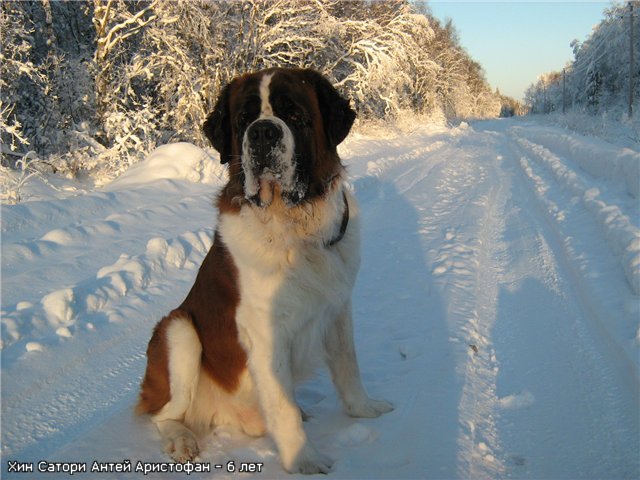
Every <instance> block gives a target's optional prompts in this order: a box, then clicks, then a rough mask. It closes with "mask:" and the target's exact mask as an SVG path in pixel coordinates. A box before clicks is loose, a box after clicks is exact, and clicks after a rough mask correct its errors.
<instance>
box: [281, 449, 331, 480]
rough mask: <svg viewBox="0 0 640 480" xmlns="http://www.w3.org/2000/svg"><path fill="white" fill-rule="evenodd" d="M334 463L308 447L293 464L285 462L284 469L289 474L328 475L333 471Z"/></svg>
mask: <svg viewBox="0 0 640 480" xmlns="http://www.w3.org/2000/svg"><path fill="white" fill-rule="evenodd" d="M332 465H333V461H332V460H331V459H330V458H329V457H327V456H326V455H323V454H321V453H319V452H318V451H316V449H315V448H313V447H311V446H309V445H307V446H305V447H304V448H303V449H302V451H301V452H300V453H299V454H298V456H297V457H296V458H295V459H294V460H293V461H292V462H284V468H285V470H287V471H288V472H289V473H302V474H304V475H313V474H316V473H323V474H327V473H329V472H330V471H331V466H332Z"/></svg>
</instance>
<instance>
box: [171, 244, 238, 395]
mask: <svg viewBox="0 0 640 480" xmlns="http://www.w3.org/2000/svg"><path fill="white" fill-rule="evenodd" d="M239 302H240V293H239V291H238V271H237V268H236V266H235V263H234V262H233V259H232V258H231V255H230V253H229V251H228V250H227V247H226V246H225V245H224V243H223V242H222V239H221V238H220V235H219V234H218V233H217V232H216V234H215V237H214V241H213V245H212V247H211V250H209V253H208V254H207V256H206V257H205V259H204V262H202V266H201V267H200V271H199V272H198V276H197V277H196V281H195V283H194V285H193V287H192V289H191V291H190V292H189V295H187V298H186V299H185V301H184V302H183V303H182V305H180V307H179V309H180V310H183V311H185V312H187V313H188V314H189V315H190V316H191V319H192V320H193V325H194V327H195V329H196V331H197V332H198V337H199V338H200V342H201V343H202V366H203V368H204V371H205V372H206V373H207V374H208V375H209V376H210V377H211V378H212V379H213V380H214V381H215V382H216V383H217V384H218V385H220V386H221V387H222V388H224V389H225V390H226V391H228V392H233V391H235V389H236V388H237V387H238V384H239V382H240V375H241V374H242V372H243V371H244V369H245V368H246V367H247V355H246V353H245V351H244V349H243V348H242V346H241V345H240V342H239V341H238V329H237V326H236V308H237V306H238V304H239Z"/></svg>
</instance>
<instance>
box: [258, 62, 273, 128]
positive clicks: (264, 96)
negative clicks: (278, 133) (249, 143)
mask: <svg viewBox="0 0 640 480" xmlns="http://www.w3.org/2000/svg"><path fill="white" fill-rule="evenodd" d="M271 78H273V73H270V74H267V75H264V76H263V77H262V79H261V80H260V102H261V105H260V118H262V117H264V116H271V115H273V108H272V107H271V103H270V102H269V85H270V84H271Z"/></svg>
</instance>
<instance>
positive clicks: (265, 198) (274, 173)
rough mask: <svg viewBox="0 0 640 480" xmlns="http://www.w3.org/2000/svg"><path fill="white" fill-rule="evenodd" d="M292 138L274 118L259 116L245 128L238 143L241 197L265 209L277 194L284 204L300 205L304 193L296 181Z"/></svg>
mask: <svg viewBox="0 0 640 480" xmlns="http://www.w3.org/2000/svg"><path fill="white" fill-rule="evenodd" d="M294 143H295V142H294V139H293V134H292V133H291V130H290V129H289V127H288V126H287V124H286V123H284V122H283V121H282V120H280V119H279V118H278V117H273V116H272V117H263V118H259V119H258V120H256V121H254V122H253V123H252V124H251V125H249V127H248V128H247V130H246V132H245V134H244V139H243V142H242V168H243V170H244V174H245V197H246V198H247V200H249V201H250V202H251V203H253V204H255V205H258V206H261V207H267V206H269V205H270V204H271V203H272V201H273V198H274V196H276V195H280V196H281V197H282V199H283V200H284V201H285V203H286V204H288V205H296V204H298V203H300V201H301V200H302V198H303V197H304V195H305V193H306V188H304V187H302V186H301V184H300V182H299V181H298V180H297V178H296V165H295V159H294V148H295V145H294Z"/></svg>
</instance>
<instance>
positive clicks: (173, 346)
mask: <svg viewBox="0 0 640 480" xmlns="http://www.w3.org/2000/svg"><path fill="white" fill-rule="evenodd" d="M166 348H167V354H168V355H167V357H168V359H167V360H168V361H167V363H168V376H169V388H170V398H169V401H168V402H167V403H166V404H165V405H164V406H163V407H162V408H161V409H160V410H159V411H158V412H157V413H156V414H155V415H153V417H152V420H153V422H154V423H155V424H156V426H157V427H158V430H159V432H160V435H161V436H162V438H163V440H164V442H165V451H166V452H167V453H168V454H169V456H171V458H173V459H174V460H175V461H177V462H186V461H189V460H193V459H194V458H195V457H196V456H197V455H198V443H197V441H196V436H195V435H194V433H193V432H192V431H191V430H189V428H188V427H187V426H186V425H185V424H184V418H185V415H186V413H187V410H188V409H189V408H190V407H191V405H192V402H193V399H194V396H195V395H196V393H197V389H198V380H199V376H200V363H201V355H202V344H201V343H200V339H199V338H198V334H197V332H196V330H195V328H194V327H193V322H192V321H191V318H190V317H189V316H188V315H186V314H182V312H174V313H173V314H172V316H171V321H170V323H169V324H168V325H167V327H166Z"/></svg>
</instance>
